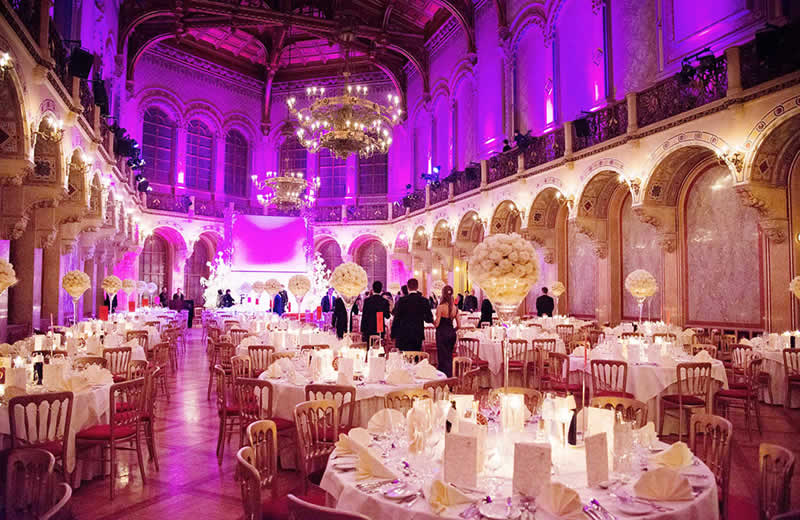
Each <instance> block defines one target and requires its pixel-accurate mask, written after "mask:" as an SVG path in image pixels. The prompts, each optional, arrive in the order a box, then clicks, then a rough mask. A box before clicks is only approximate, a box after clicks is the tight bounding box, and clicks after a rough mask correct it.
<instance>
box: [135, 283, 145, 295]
mask: <svg viewBox="0 0 800 520" xmlns="http://www.w3.org/2000/svg"><path fill="white" fill-rule="evenodd" d="M136 292H137V293H139V294H144V293H146V292H147V282H145V281H144V280H139V281H138V282H136Z"/></svg>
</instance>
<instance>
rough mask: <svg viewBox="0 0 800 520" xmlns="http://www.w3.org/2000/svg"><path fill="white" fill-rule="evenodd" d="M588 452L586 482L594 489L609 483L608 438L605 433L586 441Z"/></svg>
mask: <svg viewBox="0 0 800 520" xmlns="http://www.w3.org/2000/svg"><path fill="white" fill-rule="evenodd" d="M584 444H585V446H584V448H585V450H586V482H587V485H588V486H589V487H594V486H596V485H598V484H600V483H601V482H606V481H608V436H607V434H606V433H605V432H602V433H598V434H597V435H590V436H588V437H586V438H585V439H584Z"/></svg>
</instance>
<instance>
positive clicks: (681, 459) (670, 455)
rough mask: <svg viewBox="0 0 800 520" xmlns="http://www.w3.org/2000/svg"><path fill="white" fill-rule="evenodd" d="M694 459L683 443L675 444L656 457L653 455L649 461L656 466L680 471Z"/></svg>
mask: <svg viewBox="0 0 800 520" xmlns="http://www.w3.org/2000/svg"><path fill="white" fill-rule="evenodd" d="M693 459H694V455H692V452H691V450H689V446H687V445H686V443H685V442H676V443H675V444H673V445H672V446H670V447H669V448H667V449H666V450H664V451H662V452H661V453H659V454H658V455H654V456H653V457H651V459H650V460H652V461H653V462H655V463H656V464H661V465H662V466H667V467H669V468H673V469H680V468H684V467H686V466H689V465H690V464H691V463H692V461H693Z"/></svg>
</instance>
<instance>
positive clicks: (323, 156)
mask: <svg viewBox="0 0 800 520" xmlns="http://www.w3.org/2000/svg"><path fill="white" fill-rule="evenodd" d="M317 160H318V161H319V162H318V164H319V196H320V198H331V197H344V196H345V195H347V161H346V160H345V159H337V158H336V156H334V155H333V154H332V153H331V152H329V151H328V150H327V149H325V148H323V149H322V150H320V152H319V154H318V155H317Z"/></svg>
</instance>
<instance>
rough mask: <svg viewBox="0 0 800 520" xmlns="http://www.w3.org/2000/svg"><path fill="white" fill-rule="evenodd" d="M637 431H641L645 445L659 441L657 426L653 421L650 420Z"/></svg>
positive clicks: (640, 438) (651, 444)
mask: <svg viewBox="0 0 800 520" xmlns="http://www.w3.org/2000/svg"><path fill="white" fill-rule="evenodd" d="M636 431H637V432H639V440H640V442H641V443H642V444H644V445H645V446H653V444H655V443H656V441H658V435H656V426H655V425H654V424H653V422H652V421H650V422H648V423H647V424H645V425H644V426H642V427H641V428H639V429H638V430H636Z"/></svg>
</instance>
